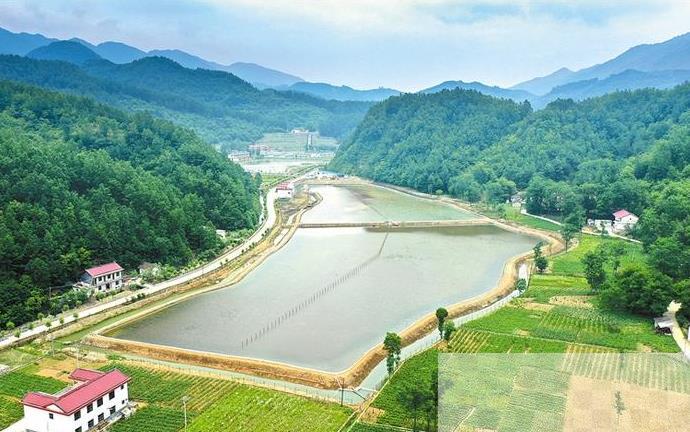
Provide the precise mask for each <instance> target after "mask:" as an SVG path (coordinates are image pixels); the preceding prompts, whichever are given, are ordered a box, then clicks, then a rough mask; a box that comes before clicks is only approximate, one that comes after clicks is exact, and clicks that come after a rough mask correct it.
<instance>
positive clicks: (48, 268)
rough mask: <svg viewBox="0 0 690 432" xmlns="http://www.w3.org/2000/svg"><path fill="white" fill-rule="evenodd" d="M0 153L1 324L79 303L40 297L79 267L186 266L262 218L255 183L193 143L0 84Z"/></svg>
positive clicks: (148, 124) (142, 121) (171, 132)
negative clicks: (220, 233)
mask: <svg viewBox="0 0 690 432" xmlns="http://www.w3.org/2000/svg"><path fill="white" fill-rule="evenodd" d="M58 65H61V64H59V63H58ZM0 149H1V150H2V151H1V152H0V304H2V305H3V307H2V309H1V310H0V323H3V324H4V323H5V322H7V321H12V322H14V323H15V324H20V323H22V322H25V321H27V320H31V319H35V318H36V316H37V314H39V313H47V312H53V313H55V312H56V311H59V310H60V309H61V308H62V306H63V304H62V303H64V302H67V303H70V302H73V301H75V300H74V299H73V298H69V297H64V298H60V297H57V298H54V299H53V302H52V304H49V303H48V299H47V295H48V292H47V288H48V287H50V286H57V285H62V284H64V283H65V282H69V281H74V279H75V277H76V276H77V275H78V274H79V272H80V271H81V270H82V269H83V268H85V267H87V266H90V265H93V264H98V263H102V262H107V261H110V260H117V261H118V262H119V263H120V264H122V265H123V266H125V267H126V268H130V269H131V268H133V267H135V266H137V265H139V264H140V263H141V262H143V261H152V262H163V263H169V264H185V263H187V262H189V261H190V260H192V259H194V258H199V257H205V256H209V255H211V254H214V253H216V252H217V251H218V250H219V249H220V248H221V247H222V245H221V243H220V242H219V240H218V238H217V236H216V234H215V229H216V228H222V229H228V230H236V229H244V228H251V227H253V226H255V224H256V223H257V221H258V217H259V214H260V208H259V201H258V188H257V185H256V184H255V182H254V179H252V178H251V177H250V176H249V175H248V174H246V173H245V172H244V171H243V170H242V169H241V168H240V167H239V166H238V165H235V164H233V163H230V162H229V161H228V160H227V159H226V158H225V157H223V156H222V155H221V154H219V153H218V152H216V151H215V150H214V149H213V148H212V147H210V146H208V145H207V144H206V143H204V142H203V141H201V140H200V139H199V138H198V137H196V136H195V135H194V134H193V133H192V132H190V131H188V130H186V129H182V128H179V127H176V126H174V125H172V124H170V123H168V122H165V121H161V120H156V119H154V118H152V117H151V116H149V115H145V114H135V115H130V114H125V113H123V112H121V111H117V110H115V109H112V108H109V107H106V106H103V105H99V104H97V103H95V102H93V101H91V100H88V99H84V98H80V97H74V96H67V95H63V94H60V93H55V92H49V91H45V90H42V89H38V88H35V87H30V86H26V85H22V84H16V83H11V82H7V81H4V82H0ZM69 305H70V306H73V304H69Z"/></svg>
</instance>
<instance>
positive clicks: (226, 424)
mask: <svg viewBox="0 0 690 432" xmlns="http://www.w3.org/2000/svg"><path fill="white" fill-rule="evenodd" d="M115 367H117V368H118V369H120V370H121V371H122V372H124V373H125V374H127V375H129V376H130V377H131V378H132V381H131V384H130V399H131V400H133V401H138V402H143V403H144V404H145V408H143V409H141V410H140V411H137V413H136V414H135V415H134V416H132V417H131V418H130V419H128V420H127V421H125V422H122V423H121V424H119V425H118V426H117V428H115V429H113V431H114V432H130V431H132V432H134V431H137V432H138V431H149V430H150V431H156V432H157V431H161V432H168V431H170V432H173V431H179V430H181V429H182V427H183V425H184V421H183V417H182V398H183V397H184V396H187V397H188V398H189V401H188V403H187V413H188V420H189V429H188V430H189V431H218V430H251V431H261V430H266V431H268V430H274V429H273V426H275V425H279V426H280V430H295V431H297V430H300V431H302V430H303V431H317V432H318V431H334V430H337V429H338V428H339V427H340V426H342V425H344V424H345V422H346V421H347V419H348V417H349V416H350V415H351V414H352V410H350V409H349V408H343V407H340V406H339V405H337V404H335V403H326V402H319V401H314V400H311V399H307V398H304V397H301V396H296V395H291V394H288V393H283V392H279V391H275V390H268V389H263V388H259V387H253V386H248V385H245V384H240V383H238V382H236V381H231V380H224V379H220V378H211V377H203V376H197V375H187V374H183V373H178V372H173V371H170V370H158V369H149V368H145V367H140V366H132V365H130V364H126V363H122V362H115V363H111V364H109V365H107V366H105V367H103V369H104V370H109V369H112V368H115Z"/></svg>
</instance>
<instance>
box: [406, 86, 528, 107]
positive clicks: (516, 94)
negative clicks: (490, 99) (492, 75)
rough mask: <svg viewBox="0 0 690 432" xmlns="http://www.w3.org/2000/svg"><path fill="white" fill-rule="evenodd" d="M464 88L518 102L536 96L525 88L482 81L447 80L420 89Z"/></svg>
mask: <svg viewBox="0 0 690 432" xmlns="http://www.w3.org/2000/svg"><path fill="white" fill-rule="evenodd" d="M458 88H459V89H462V90H475V91H478V92H480V93H483V94H485V95H489V96H494V97H498V98H503V99H511V100H514V101H516V102H522V101H525V100H531V99H533V98H534V97H535V96H534V95H533V94H532V93H530V92H528V91H524V90H511V89H504V88H501V87H496V86H488V85H486V84H482V83H480V82H476V81H475V82H469V83H468V82H464V81H446V82H443V83H441V84H439V85H436V86H433V87H429V88H428V89H424V90H422V91H420V93H426V94H429V93H437V92H440V91H443V90H455V89H458Z"/></svg>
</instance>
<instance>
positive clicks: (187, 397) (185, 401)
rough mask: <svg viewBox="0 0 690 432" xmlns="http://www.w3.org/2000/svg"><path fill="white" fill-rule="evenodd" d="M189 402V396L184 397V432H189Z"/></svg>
mask: <svg viewBox="0 0 690 432" xmlns="http://www.w3.org/2000/svg"><path fill="white" fill-rule="evenodd" d="M187 402H189V396H182V407H183V408H184V431H185V432H187Z"/></svg>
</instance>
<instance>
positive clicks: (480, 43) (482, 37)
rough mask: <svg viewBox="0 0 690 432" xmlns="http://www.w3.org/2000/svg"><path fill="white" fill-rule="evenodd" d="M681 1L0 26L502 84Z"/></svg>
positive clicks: (304, 68)
mask: <svg viewBox="0 0 690 432" xmlns="http://www.w3.org/2000/svg"><path fill="white" fill-rule="evenodd" d="M688 23H690V2H685V1H673V0H649V1H642V0H631V1H612V0H607V1H603V2H602V1H600V0H598V1H594V0H581V1H578V2H572V1H555V0H540V1H527V0H518V1H508V0H464V1H451V0H313V1H308V0H177V1H174V0H149V1H145V2H142V1H140V0H120V1H118V2H109V1H106V0H102V1H86V0H62V1H60V2H54V1H50V0H32V1H28V0H27V1H20V0H18V1H12V2H9V3H8V2H0V26H8V27H10V29H12V30H15V31H17V30H20V31H21V30H27V31H40V32H44V33H46V34H47V35H49V36H56V37H63V38H65V37H72V36H78V37H82V38H85V39H88V40H92V41H96V42H98V41H102V40H108V39H116V40H122V41H124V42H127V43H131V44H133V45H137V46H140V47H142V48H144V49H152V48H180V49H184V50H187V51H190V52H192V53H195V54H198V55H202V56H204V57H207V58H209V59H211V60H215V61H219V62H223V63H228V62H232V61H252V62H256V63H260V64H263V65H265V66H268V67H275V68H278V69H282V70H285V71H286V72H290V73H295V74H297V75H300V76H303V77H304V78H306V79H309V80H314V81H326V82H333V83H336V84H348V85H352V86H355V87H372V86H378V85H386V86H392V87H396V88H400V89H403V90H416V89H419V88H422V87H425V86H429V85H433V84H436V83H438V82H440V81H443V80H449V79H462V80H465V81H471V80H478V81H483V82H487V83H491V84H498V85H509V84H513V83H515V82H518V81H521V80H524V79H528V78H531V77H533V76H537V75H545V74H547V73H550V72H552V71H553V70H555V69H557V68H560V67H562V66H567V67H570V68H575V69H577V68H582V67H586V66H589V65H591V64H594V63H599V62H602V61H605V60H607V59H608V58H610V57H612V56H614V55H617V54H619V53H620V52H622V51H624V50H625V49H627V48H628V47H630V46H633V45H636V44H640V43H647V42H648V43H652V42H659V41H662V40H665V39H668V38H670V37H672V36H674V35H677V34H680V33H684V32H686V31H688V30H690V25H688Z"/></svg>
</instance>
